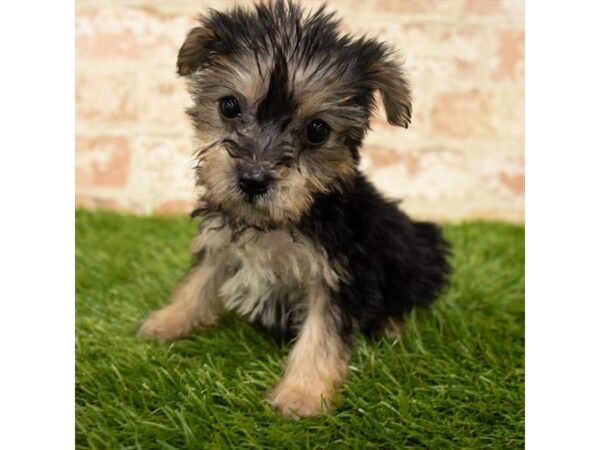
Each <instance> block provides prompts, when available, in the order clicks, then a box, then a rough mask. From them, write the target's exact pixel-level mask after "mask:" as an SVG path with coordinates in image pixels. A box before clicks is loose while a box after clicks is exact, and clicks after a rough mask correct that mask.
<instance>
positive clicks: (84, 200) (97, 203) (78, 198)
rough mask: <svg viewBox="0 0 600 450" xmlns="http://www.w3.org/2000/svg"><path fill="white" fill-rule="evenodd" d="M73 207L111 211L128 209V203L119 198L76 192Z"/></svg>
mask: <svg viewBox="0 0 600 450" xmlns="http://www.w3.org/2000/svg"><path fill="white" fill-rule="evenodd" d="M75 207H76V208H82V209H91V210H95V209H107V210H111V211H122V212H126V211H129V210H130V208H129V205H127V204H126V203H125V202H123V201H122V200H120V199H113V198H102V197H97V196H93V195H85V194H76V195H75Z"/></svg>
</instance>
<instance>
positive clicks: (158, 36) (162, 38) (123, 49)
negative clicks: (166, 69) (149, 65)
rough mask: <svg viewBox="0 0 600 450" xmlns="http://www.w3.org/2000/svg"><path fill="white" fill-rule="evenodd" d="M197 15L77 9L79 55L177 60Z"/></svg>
mask: <svg viewBox="0 0 600 450" xmlns="http://www.w3.org/2000/svg"><path fill="white" fill-rule="evenodd" d="M193 23H194V17H193V16H191V17H186V16H167V17H161V16H159V15H157V14H152V13H150V12H148V11H145V10H141V9H134V8H129V9H119V8H110V7H101V4H98V7H97V8H93V9H85V10H77V11H76V15H75V42H76V45H75V49H76V56H77V57H78V58H83V59H102V60H111V61H115V60H142V59H144V60H148V59H154V60H161V61H167V60H173V67H174V64H175V63H174V58H175V55H177V51H178V50H179V46H180V45H181V44H182V42H183V39H184V38H185V35H186V33H187V31H188V29H189V28H190V27H191V26H192V25H193Z"/></svg>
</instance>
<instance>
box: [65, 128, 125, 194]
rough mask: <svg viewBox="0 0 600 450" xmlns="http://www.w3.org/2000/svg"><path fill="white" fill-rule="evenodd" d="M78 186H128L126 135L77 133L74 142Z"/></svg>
mask: <svg viewBox="0 0 600 450" xmlns="http://www.w3.org/2000/svg"><path fill="white" fill-rule="evenodd" d="M75 148H76V152H75V160H76V175H75V180H76V186H77V188H83V187H120V186H125V185H126V183H127V179H128V174H129V159H130V158H129V144H128V141H127V138H125V137H123V136H98V137H93V138H89V137H81V136H78V137H77V138H76V142H75Z"/></svg>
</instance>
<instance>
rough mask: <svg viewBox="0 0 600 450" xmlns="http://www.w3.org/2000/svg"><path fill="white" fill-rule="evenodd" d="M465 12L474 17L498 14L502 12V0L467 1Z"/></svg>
mask: <svg viewBox="0 0 600 450" xmlns="http://www.w3.org/2000/svg"><path fill="white" fill-rule="evenodd" d="M513 1H517V0H513ZM464 11H465V12H466V13H467V14H474V15H490V14H498V13H500V12H501V11H502V0H467V1H466V2H465V6H464Z"/></svg>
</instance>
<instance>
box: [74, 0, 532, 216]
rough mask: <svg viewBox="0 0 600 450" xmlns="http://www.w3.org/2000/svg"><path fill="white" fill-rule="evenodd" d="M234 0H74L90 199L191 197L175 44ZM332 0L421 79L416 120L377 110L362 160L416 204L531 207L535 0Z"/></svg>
mask: <svg viewBox="0 0 600 450" xmlns="http://www.w3.org/2000/svg"><path fill="white" fill-rule="evenodd" d="M233 3H234V2H232V1H225V0H213V1H174V0H173V1H167V0H162V1H158V0H157V1H149V0H143V1H133V0H115V1H112V2H110V1H89V0H81V1H78V2H77V3H76V17H75V30H76V32H75V35H76V114H77V116H76V192H77V198H76V202H77V205H78V206H81V207H87V208H96V207H103V208H110V209H116V210H128V211H133V212H137V213H169V214H178V213H186V212H188V211H189V210H190V208H191V205H192V203H193V200H194V198H195V197H196V193H195V191H194V189H195V188H194V182H193V174H192V170H191V167H192V165H193V163H192V160H191V154H192V151H193V147H192V138H191V136H192V133H191V127H190V125H189V123H188V121H187V118H186V117H185V114H184V109H185V106H186V105H187V104H188V98H187V94H186V91H185V86H184V82H183V80H181V79H178V78H177V76H176V75H175V58H176V55H177V51H178V49H179V46H180V45H181V43H182V42H183V39H184V37H185V35H186V33H187V31H188V29H189V28H190V27H192V26H193V25H194V23H195V20H194V18H195V16H196V15H197V14H198V13H199V12H202V11H206V9H207V8H208V7H209V6H210V7H214V8H217V9H219V8H224V7H226V6H228V5H231V4H233ZM238 3H248V2H238ZM303 3H305V4H306V5H308V6H310V5H313V6H315V5H317V4H318V3H317V2H311V1H305V2H303ZM328 3H329V5H330V6H331V8H333V9H336V10H338V11H339V13H340V15H341V16H342V17H343V19H344V21H343V23H344V27H345V28H346V29H347V30H349V31H353V32H356V33H368V34H369V35H371V36H376V37H379V38H381V39H383V40H386V41H388V42H390V43H393V44H394V45H395V46H396V47H397V48H398V49H400V50H401V51H402V53H403V55H404V57H405V59H406V69H407V72H408V75H409V77H410V79H411V82H412V86H413V91H414V103H413V111H414V116H413V123H412V125H411V127H410V128H409V129H408V130H405V129H396V128H393V127H390V126H388V125H387V124H386V122H385V120H384V119H383V117H381V116H379V117H377V118H376V120H374V123H373V130H372V131H371V133H370V134H369V136H368V138H367V139H366V142H365V148H364V152H363V162H362V165H363V169H364V170H365V171H366V172H367V173H368V174H369V175H370V177H371V178H372V179H373V180H374V182H375V183H376V184H377V185H378V186H379V187H380V188H381V189H383V190H384V191H385V192H386V193H387V194H389V195H390V196H393V197H401V198H403V199H404V207H405V209H407V210H408V211H409V212H410V213H412V214H414V215H415V216H418V217H428V218H435V219H443V220H462V219H470V218H485V219H503V220H510V221H522V220H523V215H524V213H523V207H524V154H523V144H524V94H525V88H524V17H523V16H524V5H523V2H522V1H519V0H504V1H502V0H431V1H430V0H405V1H402V0H397V1H394V0H337V1H330V2H328Z"/></svg>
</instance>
